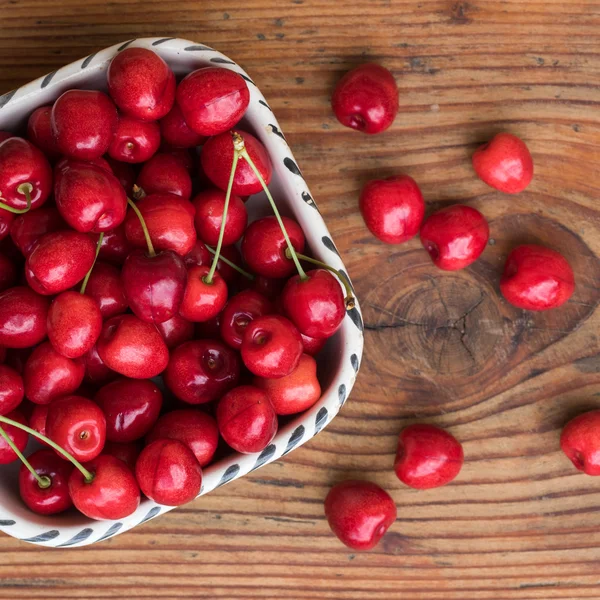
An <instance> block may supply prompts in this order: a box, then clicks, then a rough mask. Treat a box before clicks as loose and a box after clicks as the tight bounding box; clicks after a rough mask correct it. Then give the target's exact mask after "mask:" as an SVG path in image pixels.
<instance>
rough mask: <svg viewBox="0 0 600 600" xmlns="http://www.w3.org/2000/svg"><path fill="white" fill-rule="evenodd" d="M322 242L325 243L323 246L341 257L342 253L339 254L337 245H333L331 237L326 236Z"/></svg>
mask: <svg viewBox="0 0 600 600" xmlns="http://www.w3.org/2000/svg"><path fill="white" fill-rule="evenodd" d="M321 241H322V242H323V245H324V246H325V247H326V248H327V249H328V250H331V251H332V252H334V253H335V254H337V255H338V256H339V255H340V253H339V252H338V249H337V248H336V246H335V244H334V243H333V240H332V239H331V238H330V237H329V236H326V235H324V236H323V237H322V238H321Z"/></svg>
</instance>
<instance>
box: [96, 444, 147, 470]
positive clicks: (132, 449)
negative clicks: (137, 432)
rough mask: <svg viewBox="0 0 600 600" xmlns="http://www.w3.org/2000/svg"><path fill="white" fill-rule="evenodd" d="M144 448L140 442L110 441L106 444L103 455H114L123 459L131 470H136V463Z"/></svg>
mask: <svg viewBox="0 0 600 600" xmlns="http://www.w3.org/2000/svg"><path fill="white" fill-rule="evenodd" d="M141 451H142V448H141V446H140V444H139V443H138V442H129V443H127V444H120V443H119V442H109V441H107V442H106V444H104V450H102V455H103V456H106V455H109V456H114V457H115V458H118V459H119V460H122V461H123V462H124V463H125V464H126V465H127V466H128V467H129V468H130V469H131V472H132V473H134V472H135V463H136V462H137V459H138V456H139V455H140V452H141Z"/></svg>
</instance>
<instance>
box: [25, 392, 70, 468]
mask: <svg viewBox="0 0 600 600" xmlns="http://www.w3.org/2000/svg"><path fill="white" fill-rule="evenodd" d="M49 406H50V405H49V404H36V405H34V408H33V410H32V411H31V415H30V417H29V427H31V429H34V430H35V431H37V432H38V433H41V434H42V435H46V421H47V419H48V407H49ZM38 441H39V442H40V444H42V445H44V446H48V444H46V442H44V441H42V440H38ZM48 447H49V446H48ZM52 454H53V456H56V454H55V453H54V452H52ZM57 458H58V457H57ZM63 462H64V461H63ZM66 464H70V463H66Z"/></svg>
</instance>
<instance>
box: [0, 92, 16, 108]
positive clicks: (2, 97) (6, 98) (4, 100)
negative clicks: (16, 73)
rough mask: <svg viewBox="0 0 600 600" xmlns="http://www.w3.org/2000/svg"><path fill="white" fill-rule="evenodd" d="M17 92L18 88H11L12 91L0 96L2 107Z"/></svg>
mask: <svg viewBox="0 0 600 600" xmlns="http://www.w3.org/2000/svg"><path fill="white" fill-rule="evenodd" d="M16 93H17V90H11V91H10V92H6V94H2V96H0V108H3V107H4V106H6V105H7V104H8V103H9V102H10V101H11V99H12V97H13V96H14V95H15V94H16Z"/></svg>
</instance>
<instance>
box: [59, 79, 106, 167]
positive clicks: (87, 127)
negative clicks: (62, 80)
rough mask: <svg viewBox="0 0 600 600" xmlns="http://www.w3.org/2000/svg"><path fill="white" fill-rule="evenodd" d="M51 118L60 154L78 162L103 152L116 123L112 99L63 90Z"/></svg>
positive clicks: (97, 156) (95, 94) (101, 95)
mask: <svg viewBox="0 0 600 600" xmlns="http://www.w3.org/2000/svg"><path fill="white" fill-rule="evenodd" d="M50 119H51V123H52V131H53V133H54V137H55V138H56V145H57V147H58V149H59V150H60V152H62V153H63V154H64V155H66V156H68V157H69V158H76V159H79V160H94V159H95V158H100V157H101V156H102V155H103V154H104V153H106V151H107V150H108V147H109V145H110V142H111V140H112V137H113V135H114V133H115V130H116V128H117V120H118V119H117V110H116V108H115V105H114V104H113V102H112V100H111V99H110V98H109V97H108V96H107V95H106V94H104V93H102V92H98V91H95V90H68V91H66V92H65V93H64V94H63V95H62V96H61V97H60V98H59V99H58V100H57V101H56V102H55V103H54V106H53V107H52V114H51V117H50Z"/></svg>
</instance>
